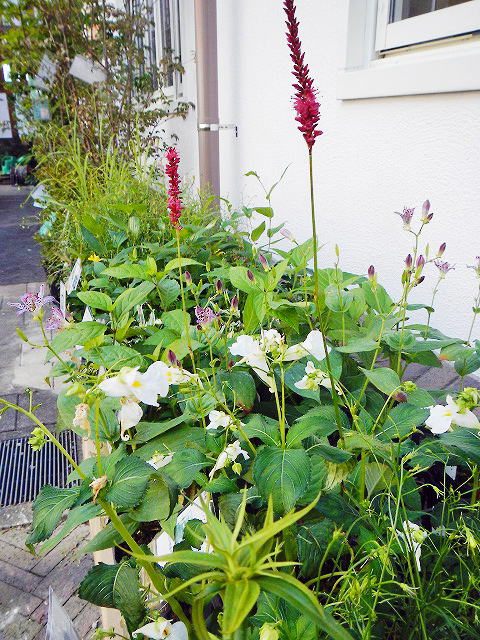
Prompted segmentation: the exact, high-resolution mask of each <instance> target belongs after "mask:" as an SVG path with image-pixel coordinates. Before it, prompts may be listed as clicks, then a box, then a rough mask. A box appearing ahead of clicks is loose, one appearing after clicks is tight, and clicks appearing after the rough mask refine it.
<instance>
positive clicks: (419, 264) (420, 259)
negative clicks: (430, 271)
mask: <svg viewBox="0 0 480 640" xmlns="http://www.w3.org/2000/svg"><path fill="white" fill-rule="evenodd" d="M416 266H417V269H423V267H424V266H425V258H424V257H423V256H422V255H419V256H418V258H417V263H416Z"/></svg>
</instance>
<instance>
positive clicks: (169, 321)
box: [161, 309, 190, 336]
mask: <svg viewBox="0 0 480 640" xmlns="http://www.w3.org/2000/svg"><path fill="white" fill-rule="evenodd" d="M161 320H162V322H163V324H164V326H165V328H166V329H170V330H171V331H175V333H178V335H180V336H181V335H182V333H183V331H185V318H184V315H183V311H182V310H181V309H173V310H172V311H165V313H162V317H161ZM187 322H188V323H189V324H190V318H189V316H188V315H187Z"/></svg>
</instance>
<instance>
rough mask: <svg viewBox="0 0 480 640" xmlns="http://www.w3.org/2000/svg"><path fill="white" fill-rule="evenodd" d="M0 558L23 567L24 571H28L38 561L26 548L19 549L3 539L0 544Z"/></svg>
mask: <svg viewBox="0 0 480 640" xmlns="http://www.w3.org/2000/svg"><path fill="white" fill-rule="evenodd" d="M0 539H1V536H0ZM0 560H4V561H5V562H10V563H11V564H13V565H15V566H16V567H19V568H20V569H25V570H26V571H30V570H31V569H32V568H33V567H34V566H35V565H36V564H37V563H38V558H37V557H35V556H34V555H33V554H31V553H30V552H29V551H27V549H21V548H19V547H18V546H14V545H11V544H9V543H8V542H4V541H3V540H2V542H1V544H0Z"/></svg>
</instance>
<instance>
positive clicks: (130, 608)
mask: <svg viewBox="0 0 480 640" xmlns="http://www.w3.org/2000/svg"><path fill="white" fill-rule="evenodd" d="M78 595H79V596H80V598H82V600H86V601H87V602H91V603H92V604H95V605H97V606H99V607H110V608H116V609H120V611H121V613H122V615H123V617H124V619H125V622H126V624H127V628H128V630H129V632H130V633H132V632H133V631H135V630H136V629H138V628H139V626H140V625H141V623H142V622H143V619H144V617H145V614H146V608H145V604H144V601H143V597H142V593H141V591H140V585H139V582H138V578H137V571H136V569H134V568H133V567H132V566H130V564H129V563H128V562H122V563H120V564H113V565H109V564H104V563H103V562H101V563H99V564H98V565H96V566H95V567H92V569H90V571H89V572H88V573H87V575H86V576H85V578H84V579H83V580H82V583H81V585H80V589H79V592H78Z"/></svg>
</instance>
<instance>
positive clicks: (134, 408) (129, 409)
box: [119, 400, 143, 434]
mask: <svg viewBox="0 0 480 640" xmlns="http://www.w3.org/2000/svg"><path fill="white" fill-rule="evenodd" d="M142 416H143V410H142V407H141V406H140V405H139V404H138V403H137V402H132V401H131V400H127V401H126V402H124V403H122V408H121V409H120V414H119V418H120V425H121V427H122V434H123V433H124V432H125V431H126V430H127V429H131V428H132V427H135V426H136V425H137V424H138V423H139V422H140V420H141V419H142Z"/></svg>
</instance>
